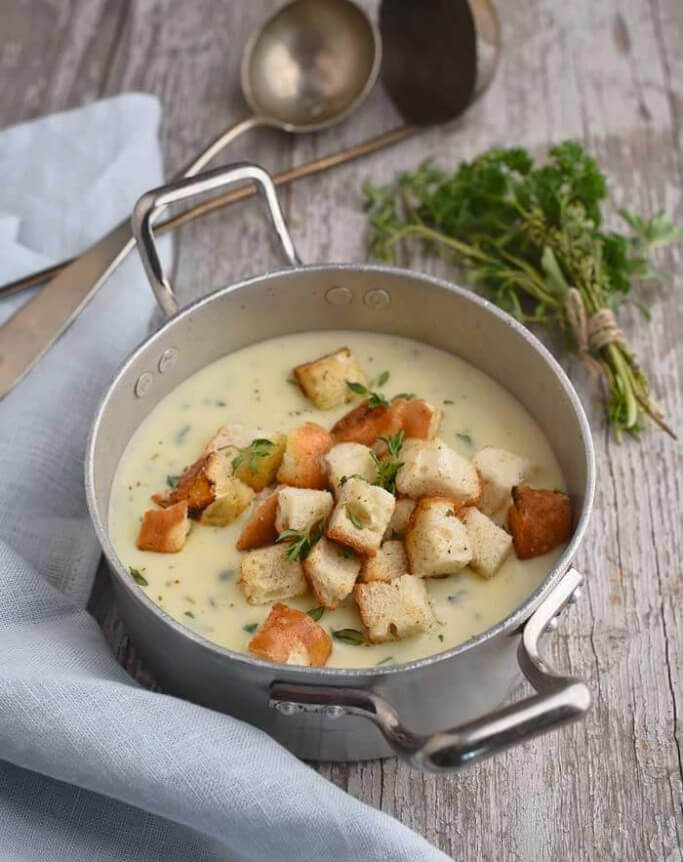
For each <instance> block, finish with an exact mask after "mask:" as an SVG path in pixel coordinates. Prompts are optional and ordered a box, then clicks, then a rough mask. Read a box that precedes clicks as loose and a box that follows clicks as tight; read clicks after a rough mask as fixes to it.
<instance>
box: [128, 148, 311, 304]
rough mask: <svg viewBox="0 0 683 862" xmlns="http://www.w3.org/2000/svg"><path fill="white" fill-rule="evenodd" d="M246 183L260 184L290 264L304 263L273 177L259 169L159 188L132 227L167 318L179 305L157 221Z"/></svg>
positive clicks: (236, 168)
mask: <svg viewBox="0 0 683 862" xmlns="http://www.w3.org/2000/svg"><path fill="white" fill-rule="evenodd" d="M244 180H251V181H252V182H255V183H256V184H257V186H258V189H259V191H260V193H261V197H262V198H263V199H264V201H265V203H266V207H267V209H268V213H269V215H270V220H271V222H272V225H273V228H274V229H275V233H276V234H277V237H278V239H279V240H280V244H281V245H282V249H283V251H284V253H285V257H286V258H287V260H288V262H289V263H290V264H291V265H292V266H296V265H298V264H299V263H300V262H301V261H300V260H299V256H298V255H297V253H296V249H295V248H294V243H293V242H292V237H291V236H290V233H289V230H288V228H287V224H286V222H285V219H284V216H283V214H282V209H281V207H280V202H279V200H278V197H277V192H276V191H275V185H274V183H273V180H272V178H271V176H270V174H269V173H268V172H267V171H266V170H264V169H263V168H262V167H260V166H259V165H253V164H249V163H247V162H238V163H236V164H233V165H228V166H227V167H225V168H216V169H215V170H212V171H206V172H205V173H202V174H197V175H196V176H191V177H187V178H185V179H181V180H176V181H174V182H171V183H168V184H167V185H165V186H159V188H156V189H152V190H151V191H149V192H147V193H146V194H144V195H143V196H142V197H141V198H140V200H139V201H138V202H137V203H136V204H135V209H134V210H133V217H132V225H133V235H134V236H135V239H136V240H137V247H138V251H139V253H140V257H141V258H142V263H143V266H144V268H145V272H146V273H147V278H148V279H149V283H150V284H151V285H152V290H153V291H154V295H155V296H156V298H157V302H158V303H159V305H160V306H161V308H162V310H163V311H164V313H165V314H166V315H167V317H171V316H172V315H173V314H175V313H176V312H177V311H178V301H177V299H176V296H175V293H174V291H173V287H172V286H171V282H170V280H169V277H168V275H167V274H166V272H165V271H164V267H163V264H162V263H161V259H160V257H159V252H158V249H157V244H156V241H155V239H154V233H153V231H152V226H153V224H154V220H155V219H156V218H157V216H158V215H159V214H160V213H162V212H163V211H164V210H165V209H167V208H168V207H169V206H170V205H171V204H174V203H177V202H178V201H184V200H188V199H189V198H194V197H197V196H198V195H203V194H206V193H207V192H212V191H216V190H218V189H222V188H223V187H224V186H228V185H232V184H233V183H239V182H243V181H244Z"/></svg>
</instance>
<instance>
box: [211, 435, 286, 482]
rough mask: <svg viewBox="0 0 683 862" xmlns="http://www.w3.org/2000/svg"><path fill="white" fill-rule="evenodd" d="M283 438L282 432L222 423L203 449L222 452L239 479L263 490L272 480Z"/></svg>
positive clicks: (284, 440)
mask: <svg viewBox="0 0 683 862" xmlns="http://www.w3.org/2000/svg"><path fill="white" fill-rule="evenodd" d="M286 439H287V438H286V437H285V435H284V434H275V433H272V432H267V431H264V430H263V429H261V428H253V427H250V426H248V425H240V424H238V423H234V424H231V425H222V426H221V427H220V428H219V429H218V431H217V432H216V433H215V434H214V435H213V437H212V438H211V439H210V440H209V442H208V443H207V444H206V447H205V449H204V451H205V453H211V452H221V453H222V454H223V455H224V457H225V459H226V461H227V462H228V463H229V464H230V465H231V467H232V472H233V474H234V475H235V476H236V477H237V478H238V479H241V480H242V482H244V484H245V485H249V487H250V488H253V489H254V491H262V490H263V489H264V488H265V487H267V486H268V485H270V484H271V483H272V482H273V481H274V479H275V474H276V473H277V471H278V468H279V466H280V464H281V462H282V456H283V455H284V451H285V442H286Z"/></svg>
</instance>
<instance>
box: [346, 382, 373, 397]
mask: <svg viewBox="0 0 683 862" xmlns="http://www.w3.org/2000/svg"><path fill="white" fill-rule="evenodd" d="M346 385H347V386H348V387H349V389H350V390H351V391H352V392H355V393H356V395H369V394H370V390H369V389H368V387H367V386H364V385H363V384H362V383H357V382H356V381H354V380H347V381H346Z"/></svg>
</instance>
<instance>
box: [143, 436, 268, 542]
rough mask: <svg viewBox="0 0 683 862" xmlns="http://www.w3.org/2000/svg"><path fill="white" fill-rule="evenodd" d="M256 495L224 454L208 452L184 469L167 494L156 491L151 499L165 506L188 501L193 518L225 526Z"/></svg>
mask: <svg viewBox="0 0 683 862" xmlns="http://www.w3.org/2000/svg"><path fill="white" fill-rule="evenodd" d="M253 496H254V492H253V490H252V489H251V488H249V487H248V486H247V485H245V484H244V483H243V482H241V481H240V480H239V479H237V478H235V477H234V476H233V475H232V466H231V465H230V462H229V460H228V458H227V457H226V455H225V453H224V452H209V453H208V454H206V455H202V456H201V457H200V458H199V459H198V460H197V461H195V462H194V464H192V465H191V466H190V467H188V468H187V470H185V472H184V473H183V474H182V476H181V477H180V479H178V482H177V483H176V485H175V487H174V488H172V489H171V491H170V492H169V493H168V494H154V495H153V497H152V499H153V500H154V502H155V503H158V504H159V505H160V506H164V507H166V506H172V505H174V504H175V503H179V502H181V501H182V500H185V501H186V502H187V505H188V512H189V515H190V517H191V518H195V519H196V520H201V521H202V523H206V524H212V525H213V526H217V527H223V526H225V525H226V524H230V523H231V522H232V521H234V520H235V519H236V518H237V517H238V516H239V515H240V514H241V513H242V512H243V511H244V510H245V509H246V508H247V506H248V505H249V503H250V502H251V499H252V497H253ZM214 504H215V505H214ZM209 510H210V511H209ZM205 515H206V517H205Z"/></svg>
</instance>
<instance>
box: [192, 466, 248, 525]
mask: <svg viewBox="0 0 683 862" xmlns="http://www.w3.org/2000/svg"><path fill="white" fill-rule="evenodd" d="M253 498H254V492H253V491H252V489H251V488H250V487H249V486H248V485H245V484H244V482H242V481H240V480H239V479H236V478H235V477H234V476H228V477H227V478H225V479H223V480H222V481H221V482H220V484H218V485H216V499H215V500H214V501H213V503H209V505H208V506H207V507H206V509H204V511H203V512H202V513H201V515H200V516H199V523H200V524H205V525H207V526H209V527H226V526H227V525H228V524H232V522H233V521H236V520H237V518H239V516H240V515H241V514H242V512H243V511H244V510H245V509H246V508H247V507H248V505H249V503H251V501H252V499H253Z"/></svg>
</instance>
